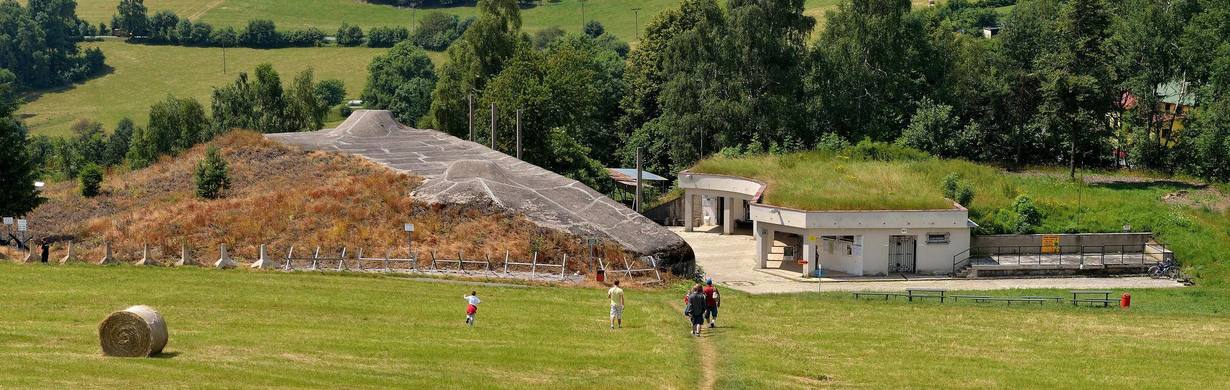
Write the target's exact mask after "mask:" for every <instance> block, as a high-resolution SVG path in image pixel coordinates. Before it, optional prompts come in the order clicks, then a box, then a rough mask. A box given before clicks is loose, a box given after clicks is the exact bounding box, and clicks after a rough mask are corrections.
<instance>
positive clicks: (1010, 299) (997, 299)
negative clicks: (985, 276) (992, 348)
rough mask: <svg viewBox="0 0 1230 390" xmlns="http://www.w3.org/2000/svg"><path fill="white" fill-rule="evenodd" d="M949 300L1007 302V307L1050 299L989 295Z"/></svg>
mask: <svg viewBox="0 0 1230 390" xmlns="http://www.w3.org/2000/svg"><path fill="white" fill-rule="evenodd" d="M949 298H952V300H953V301H957V300H961V299H965V300H971V301H974V302H979V303H982V302H1007V303H1008V304H1009V305H1011V304H1012V302H1027V303H1037V304H1039V305H1041V304H1042V303H1043V302H1046V301H1047V300H1048V299H1051V298H1047V297H993V296H989V295H952V296H949ZM1062 300H1063V298H1060V301H1062Z"/></svg>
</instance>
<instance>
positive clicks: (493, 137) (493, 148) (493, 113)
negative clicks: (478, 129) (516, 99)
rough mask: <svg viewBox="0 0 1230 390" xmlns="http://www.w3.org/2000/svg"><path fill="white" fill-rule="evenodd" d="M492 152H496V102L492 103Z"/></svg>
mask: <svg viewBox="0 0 1230 390" xmlns="http://www.w3.org/2000/svg"><path fill="white" fill-rule="evenodd" d="M491 150H495V102H492V103H491Z"/></svg>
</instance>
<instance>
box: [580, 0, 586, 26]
mask: <svg viewBox="0 0 1230 390" xmlns="http://www.w3.org/2000/svg"><path fill="white" fill-rule="evenodd" d="M579 2H580V3H581V33H585V0H580V1H579Z"/></svg>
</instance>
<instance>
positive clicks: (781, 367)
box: [712, 289, 1230, 389]
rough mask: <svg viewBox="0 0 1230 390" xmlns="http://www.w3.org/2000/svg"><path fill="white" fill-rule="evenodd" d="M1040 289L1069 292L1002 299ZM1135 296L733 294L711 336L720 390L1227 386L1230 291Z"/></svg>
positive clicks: (1135, 293) (1138, 293)
mask: <svg viewBox="0 0 1230 390" xmlns="http://www.w3.org/2000/svg"><path fill="white" fill-rule="evenodd" d="M1037 293H1041V294H1046V295H1050V296H1064V295H1065V294H1064V293H1065V292H1064V291H1007V292H999V294H1007V295H1018V296H1020V295H1028V294H1037ZM1132 293H1133V296H1134V301H1135V302H1136V303H1135V304H1134V306H1133V308H1132V309H1131V310H1128V311H1124V310H1120V309H1118V308H1086V307H1081V308H1074V307H1072V306H1070V305H1066V304H1048V305H1047V306H1043V307H1037V306H1012V307H1007V306H1004V305H1003V304H1002V303H1000V304H972V303H961V304H952V303H945V304H938V303H906V302H905V301H889V302H883V301H874V300H864V301H856V300H854V299H852V298H849V294H824V295H819V294H804V295H764V296H743V295H739V296H733V294H729V293H728V294H727V296H728V297H733V298H735V299H737V300H735V299H732V300H731V303H730V304H729V310H725V311H724V313H723V314H722V317H724V318H723V321H724V322H725V324H726V325H728V326H729V327H725V328H720V329H719V332H718V333H717V335H716V337H713V338H712V339H713V340H714V341H716V343H717V345H718V346H719V348H718V349H719V351H721V354H722V356H721V365H720V366H719V369H720V372H721V373H722V375H720V376H719V381H718V387H719V388H748V389H755V388H980V389H981V388H1004V389H1020V388H1134V389H1144V388H1158V389H1171V388H1190V389H1200V388H1218V387H1224V386H1225V385H1226V381H1225V372H1226V370H1227V369H1230V335H1228V334H1227V332H1228V331H1230V317H1227V306H1226V304H1225V303H1224V302H1225V300H1226V299H1227V298H1230V294H1227V292H1226V291H1221V290H1212V291H1210V290H1208V289H1184V290H1178V291H1157V290H1139V291H1133V292H1132ZM1206 294H1207V295H1206ZM723 308H724V309H725V308H727V306H725V305H724V306H723ZM731 351H737V352H735V353H731Z"/></svg>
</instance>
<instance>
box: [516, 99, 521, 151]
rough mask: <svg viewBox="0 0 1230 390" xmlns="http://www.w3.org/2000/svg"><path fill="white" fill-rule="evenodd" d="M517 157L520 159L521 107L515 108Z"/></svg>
mask: <svg viewBox="0 0 1230 390" xmlns="http://www.w3.org/2000/svg"><path fill="white" fill-rule="evenodd" d="M517 159H518V160H520V159H521V109H520V108H518V109H517Z"/></svg>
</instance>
